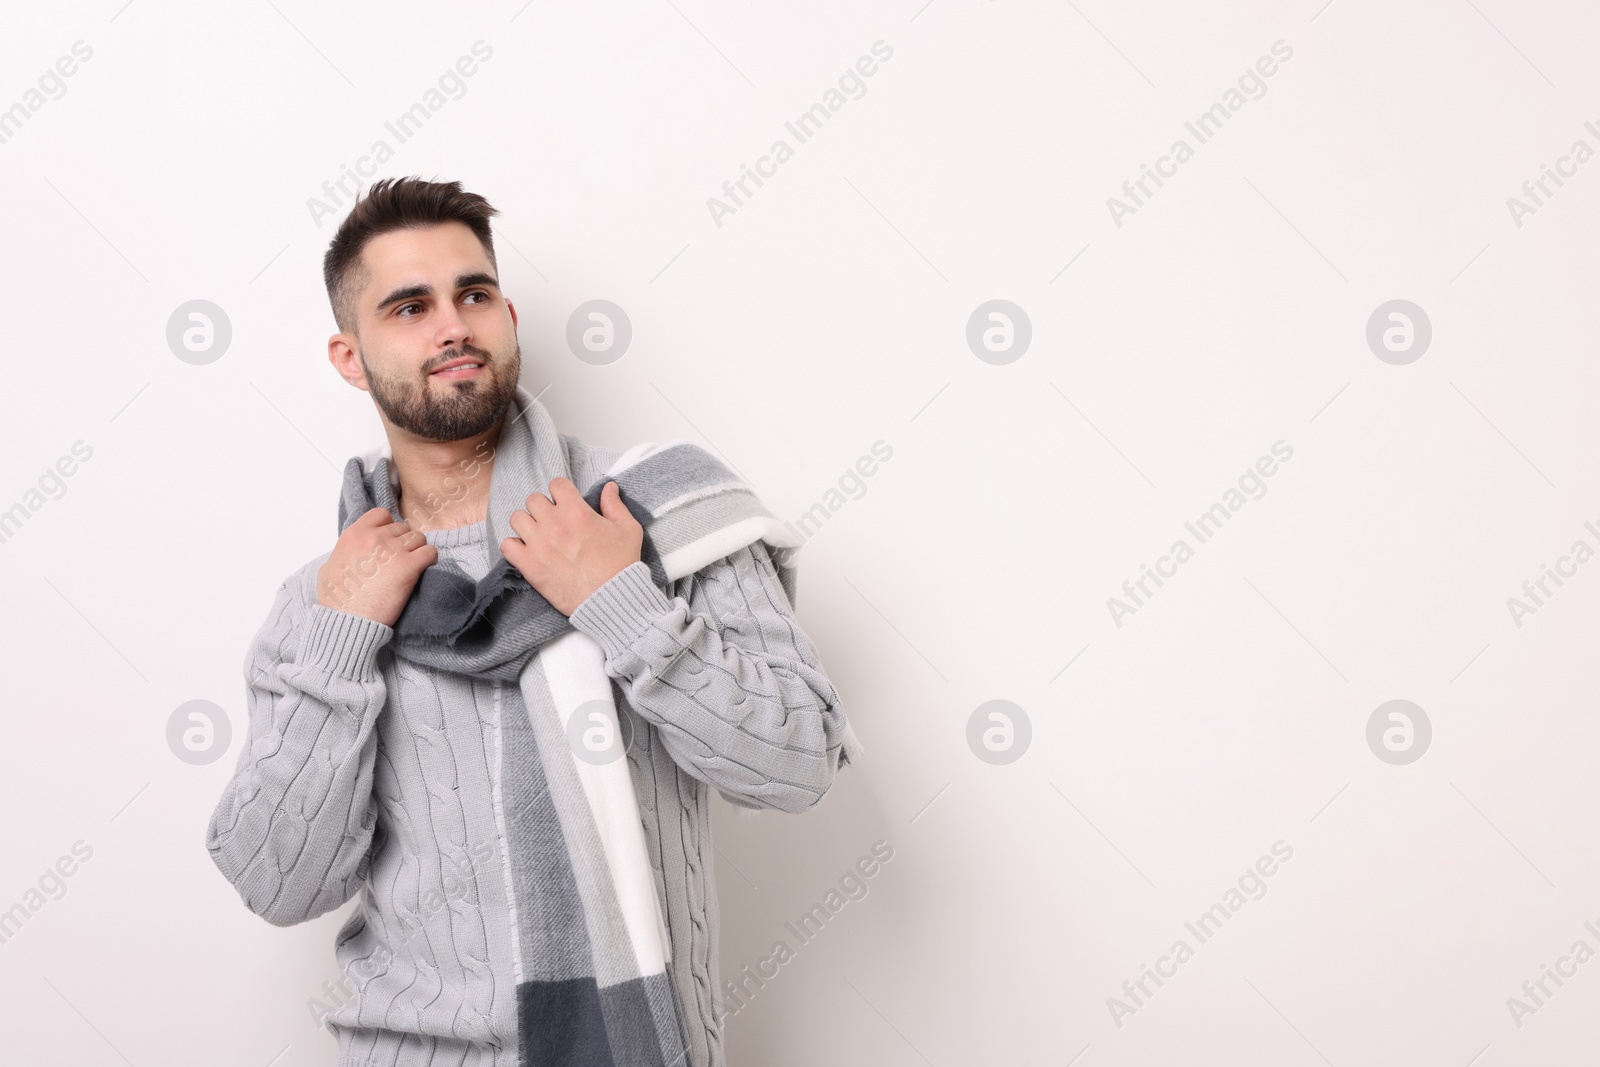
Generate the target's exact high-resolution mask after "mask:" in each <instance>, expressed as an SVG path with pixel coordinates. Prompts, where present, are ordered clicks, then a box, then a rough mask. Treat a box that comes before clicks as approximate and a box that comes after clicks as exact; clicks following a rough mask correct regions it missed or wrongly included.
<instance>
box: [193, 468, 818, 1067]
mask: <svg viewBox="0 0 1600 1067" xmlns="http://www.w3.org/2000/svg"><path fill="white" fill-rule="evenodd" d="M602 469H603V468H602ZM426 536H427V539H428V541H429V542H430V543H431V544H433V545H434V546H435V547H437V548H438V550H439V562H438V563H437V564H436V566H455V567H460V568H461V569H462V570H463V571H465V572H466V573H467V574H468V575H469V576H470V577H471V578H473V579H474V580H477V579H479V578H481V577H482V576H483V575H484V573H486V572H487V570H488V568H489V552H488V547H487V545H486V544H485V536H486V531H485V524H484V523H482V522H479V523H476V524H474V525H471V526H464V527H458V528H455V529H448V530H434V531H429V532H427V534H426ZM330 551H331V550H330ZM327 558H328V553H324V554H323V555H321V556H319V557H317V558H316V559H314V560H312V561H310V562H309V563H307V564H306V565H305V566H304V567H302V568H300V570H299V571H297V572H296V573H294V574H292V575H290V576H289V578H287V579H286V580H285V581H284V582H283V584H282V585H281V586H280V587H279V588H278V590H277V594H276V596H275V598H274V601H273V604H272V609H271V610H270V611H269V612H268V614H267V620H266V623H265V625H263V626H262V628H261V630H260V632H259V633H258V634H257V635H256V637H255V639H254V641H253V642H252V644H251V647H250V651H249V653H248V655H247V657H246V660H245V664H244V673H245V679H246V685H247V689H248V703H249V717H250V723H249V735H248V738H247V740H246V742H245V744H244V746H243V748H242V750H241V751H240V753H239V759H238V763H237V765H236V768H235V770H234V773H233V777H232V778H231V780H230V781H229V782H228V785H227V788H226V789H225V790H224V792H223V794H222V798H221V800H220V801H219V802H218V804H217V807H216V810H215V811H214V812H213V814H212V816H211V820H210V824H209V826H208V828H207V832H206V847H207V848H208V849H209V850H210V853H211V858H212V860H213V861H215V863H216V865H217V867H218V869H219V870H221V871H222V873H223V875H225V876H226V877H227V879H228V880H229V881H230V882H232V883H233V885H234V886H235V887H237V889H238V890H239V893H240V895H241V897H242V898H243V899H244V902H245V904H246V906H248V907H249V908H250V910H251V911H253V912H255V913H256V914H258V915H260V916H262V917H263V918H265V919H266V920H267V921H268V922H271V923H273V924H275V925H278V926H289V925H292V924H294V923H300V922H305V921H306V920H308V919H313V918H315V917H317V916H319V915H322V914H324V913H325V912H328V911H331V910H333V909H334V908H337V907H339V906H340V905H341V904H343V903H345V902H346V901H348V900H349V899H350V898H351V897H352V896H355V895H357V894H360V901H361V902H360V906H359V908H358V909H357V910H356V911H355V912H353V913H352V915H351V917H350V919H349V920H348V921H347V922H346V923H345V924H344V926H343V928H342V929H340V931H339V932H338V935H337V936H336V937H335V939H334V954H335V957H336V958H337V960H338V963H339V966H340V969H341V970H342V971H343V973H344V981H345V988H344V989H334V990H333V991H332V995H328V994H322V996H320V997H317V998H313V999H312V1000H311V1001H310V1002H308V1006H309V1007H310V1008H311V1009H312V1012H313V1015H314V1016H316V1017H320V1018H323V1019H324V1020H325V1023H326V1025H327V1027H328V1028H329V1029H330V1030H332V1031H333V1033H334V1034H335V1035H336V1036H337V1038H338V1042H339V1050H340V1059H339V1065H340V1067H413V1065H415V1067H480V1065H481V1067H491V1065H492V1067H526V1065H519V1064H518V1063H517V1040H516V1038H517V1034H516V1027H517V1010H516V998H515V990H514V981H515V978H514V973H513V962H512V950H511V923H512V916H511V910H512V909H511V905H510V903H509V901H510V900H512V899H514V897H513V895H512V892H511V887H510V885H509V882H508V880H509V878H510V877H511V874H510V869H509V867H508V865H507V864H506V863H505V860H504V856H505V850H504V848H503V841H504V831H503V827H500V826H498V825H497V816H496V812H497V810H499V805H498V804H497V803H496V800H497V798H500V797H501V796H502V794H503V796H504V799H505V800H507V801H508V802H509V803H511V804H512V805H513V810H519V809H518V808H517V807H516V806H517V805H529V806H531V807H533V809H534V810H535V813H536V815H537V814H538V813H539V811H538V807H539V805H543V806H544V807H545V808H548V809H550V810H548V811H547V812H544V814H545V815H547V816H548V817H550V818H554V817H555V816H554V811H553V808H551V807H550V804H549V796H548V794H547V793H541V792H536V791H534V790H532V789H529V788H526V783H524V782H523V781H522V780H521V778H520V777H519V776H518V775H517V774H516V773H515V772H516V768H517V767H518V766H522V765H524V764H522V763H520V762H519V761H521V760H527V759H537V758H538V757H537V752H536V751H535V750H533V749H532V748H531V747H529V746H530V745H531V740H532V739H531V729H530V727H529V726H528V723H527V713H526V709H525V708H524V707H523V702H522V696H521V693H520V691H519V689H518V687H517V685H516V684H514V683H498V682H484V681H476V680H474V679H471V678H468V677H465V676H463V675H456V674H450V673H446V672H438V671H430V670H426V669H423V668H419V667H417V666H416V665H414V664H412V663H410V662H408V661H405V660H400V659H398V658H397V657H395V656H394V655H393V653H392V651H391V650H390V649H388V648H387V647H386V646H387V645H388V643H389V641H390V639H391V638H392V637H393V636H394V631H393V629H392V628H391V627H389V626H385V625H384V624H382V623H379V622H375V621H373V620H371V619H367V618H364V617H362V616H359V615H354V614H349V613H346V612H344V611H340V610H338V609H335V608H330V607H327V606H326V605H323V604H319V603H317V599H316V576H317V571H318V570H319V569H320V568H321V566H322V564H323V563H324V562H325V561H326V560H327ZM571 621H572V625H573V627H574V628H575V629H577V630H579V631H581V632H583V633H586V634H588V635H589V636H590V637H592V638H594V640H595V641H597V642H599V644H600V646H601V647H602V648H603V649H604V652H605V670H606V673H607V675H609V676H610V677H611V678H612V680H613V682H612V690H613V694H614V696H615V697H616V703H617V711H618V715H619V716H620V717H621V718H623V719H625V720H626V722H625V723H624V729H625V730H626V729H627V727H628V726H631V727H632V728H633V733H632V743H631V746H630V748H629V750H628V757H627V758H628V768H629V771H630V772H631V773H632V776H633V781H634V788H635V791H636V793H637V794H638V797H639V803H640V813H639V814H640V819H641V821H642V823H643V826H644V830H645V840H646V842H647V845H648V848H649V853H650V860H651V863H652V865H653V867H654V869H655V875H656V881H657V889H658V891H659V892H660V894H661V900H662V902H663V904H664V914H665V916H666V920H667V928H668V934H669V936H670V938H671V946H672V959H671V962H670V963H669V965H668V971H669V973H670V974H671V976H672V980H673V985H674V987H675V989H676V990H677V994H678V1000H679V1004H680V1006H681V1009H682V1015H683V1020H684V1023H685V1027H686V1029H687V1032H688V1037H689V1064H690V1065H691V1067H726V1059H725V1057H724V1053H723V1045H722V1031H721V1019H722V1015H723V1007H722V989H721V983H720V979H719V974H718V966H717V945H718V914H717V894H716V878H715V868H714V864H713V862H712V857H713V850H712V842H711V820H710V806H711V805H710V800H711V795H710V794H711V790H712V789H715V790H716V791H717V792H718V793H719V794H720V795H721V796H722V797H723V798H724V799H726V800H728V801H729V802H731V803H733V804H736V805H739V806H740V807H743V808H776V809H779V810H781V811H786V812H803V811H806V810H808V809H810V808H812V807H813V806H815V805H816V804H817V803H818V802H819V801H820V800H821V799H822V797H823V795H824V794H825V793H826V792H827V790H828V788H829V786H830V784H831V783H832V780H833V776H834V773H835V771H836V770H837V768H838V767H840V766H845V765H846V764H847V762H848V759H847V757H842V756H841V750H840V742H841V737H842V735H843V732H844V729H845V713H844V709H843V708H842V707H841V706H840V704H839V696H838V694H837V693H836V692H835V691H834V688H833V686H832V684H831V683H830V682H829V681H828V678H827V675H826V674H824V673H823V670H822V666H821V664H820V662H819V660H818V657H817V652H816V649H815V648H814V647H813V646H812V644H811V642H810V641H809V640H808V639H807V637H806V635H805V634H804V633H803V632H802V631H801V629H800V626H799V625H798V623H796V621H795V619H794V616H793V613H792V609H791V606H790V604H789V602H788V599H787V598H786V597H785V596H784V592H783V588H782V586H781V585H780V584H779V581H778V577H777V573H776V571H775V570H774V568H773V565H772V563H771V560H770V557H769V556H768V554H767V552H766V549H765V547H764V546H763V545H762V544H761V543H760V542H756V543H754V544H752V545H751V546H749V547H747V548H744V549H740V550H739V551H738V552H735V553H734V554H733V555H731V556H728V557H725V558H724V559H721V560H719V561H717V562H716V563H714V564H711V565H710V566H708V567H705V568H703V569H702V570H700V571H698V572H696V573H695V574H692V575H689V576H687V577H685V578H682V579H679V580H678V581H675V582H673V583H671V585H670V586H669V587H668V588H667V589H665V590H663V589H661V588H660V587H658V586H656V585H655V584H654V583H653V582H652V581H651V579H650V572H649V568H648V567H646V566H645V564H643V563H635V564H633V565H631V566H629V567H627V568H626V569H624V570H623V571H622V572H620V573H619V574H617V575H616V576H615V577H613V578H612V579H611V580H610V581H608V582H607V583H606V584H605V585H604V586H602V587H601V588H600V589H598V590H597V591H596V592H595V593H594V594H593V595H592V596H590V597H589V599H587V600H586V601H584V602H583V604H582V605H580V606H579V607H578V609H577V610H576V611H574V612H573V614H572V616H571ZM441 841H445V842H449V843H451V844H452V845H453V847H452V848H450V849H449V850H448V851H449V852H450V853H451V854H454V855H463V854H465V855H469V856H471V857H472V859H471V860H470V861H469V862H465V863H460V864H458V865H455V866H452V865H451V864H449V863H446V862H445V861H444V860H443V858H442V857H443V851H444V850H441V848H440V842H441ZM324 1010H325V1014H324ZM309 1025H311V1023H309V1022H308V1026H309Z"/></svg>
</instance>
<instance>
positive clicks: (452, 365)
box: [428, 359, 483, 379]
mask: <svg viewBox="0 0 1600 1067" xmlns="http://www.w3.org/2000/svg"><path fill="white" fill-rule="evenodd" d="M481 370H483V364H482V363H479V362H477V361H476V360H470V359H467V360H462V359H453V360H451V361H450V362H449V363H447V364H445V365H444V366H442V367H440V368H439V369H438V370H436V371H434V372H433V373H432V374H430V375H428V377H430V378H450V379H455V378H470V377H472V376H473V375H475V374H477V373H478V372H479V371H481Z"/></svg>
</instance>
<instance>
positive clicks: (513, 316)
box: [506, 300, 517, 330]
mask: <svg viewBox="0 0 1600 1067" xmlns="http://www.w3.org/2000/svg"><path fill="white" fill-rule="evenodd" d="M506 310H507V311H509V312H511V328H512V329H513V330H515V329H516V328H517V305H515V304H513V303H512V302H511V301H509V300H507V301H506Z"/></svg>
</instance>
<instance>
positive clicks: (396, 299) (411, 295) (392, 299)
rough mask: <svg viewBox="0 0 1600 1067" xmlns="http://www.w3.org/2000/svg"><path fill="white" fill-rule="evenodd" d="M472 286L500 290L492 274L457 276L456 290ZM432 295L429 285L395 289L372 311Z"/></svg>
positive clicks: (483, 272) (479, 272)
mask: <svg viewBox="0 0 1600 1067" xmlns="http://www.w3.org/2000/svg"><path fill="white" fill-rule="evenodd" d="M474 285H487V286H490V287H492V288H493V289H495V290H497V291H498V290H499V288H500V281H499V279H497V278H496V277H495V276H494V275H493V274H490V273H488V272H487V271H481V270H479V271H473V272H472V273H470V274H461V275H457V277H456V288H457V289H466V288H469V287H471V286H474ZM432 295H433V286H431V285H406V286H402V287H400V288H399V289H396V290H395V291H394V292H392V293H390V294H389V295H388V296H386V297H384V298H383V299H382V300H380V301H379V302H378V305H377V306H376V307H375V308H373V309H372V310H373V311H382V310H383V309H384V308H386V307H389V306H390V305H392V304H398V303H400V302H401V301H403V300H415V299H416V298H417V297H419V296H432Z"/></svg>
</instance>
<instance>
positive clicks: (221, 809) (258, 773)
mask: <svg viewBox="0 0 1600 1067" xmlns="http://www.w3.org/2000/svg"><path fill="white" fill-rule="evenodd" d="M311 573H312V574H314V571H313V572H311ZM393 636H394V630H393V629H392V628H391V627H389V626H386V625H384V624H383V623H380V622H376V621H374V620H372V619H368V618H366V617H364V616H360V615H355V614H351V613H349V612H345V611H340V610H338V609H336V608H330V607H328V606H326V605H324V604H321V603H318V602H317V600H316V597H315V594H314V585H313V579H312V578H311V577H308V574H307V572H305V571H302V572H300V573H299V574H297V575H294V576H291V577H290V578H289V579H288V580H287V581H285V582H284V584H283V585H282V586H280V587H279V588H278V591H277V595H276V597H275V599H274V601H273V605H272V610H271V611H270V612H269V613H268V616H267V621H266V623H265V624H264V625H263V626H262V627H261V629H260V631H259V632H258V633H257V634H256V636H255V638H254V640H253V641H252V642H251V645H250V649H249V652H248V654H247V655H246V657H245V663H244V678H245V688H246V703H247V707H248V712H249V731H248V736H247V738H246V739H245V743H244V746H243V748H242V750H241V751H240V753H239V760H238V763H237V765H236V766H235V769H234V772H233V777H232V778H231V779H230V780H229V781H228V784H227V787H226V788H225V789H224V790H223V793H222V799H221V800H220V801H219V802H218V803H217V806H216V809H215V811H213V812H212V815H211V820H210V823H209V825H208V826H207V829H206V848H207V849H208V850H209V851H210V853H211V859H212V861H213V862H215V863H216V865H217V868H218V869H219V870H220V871H221V872H222V874H223V876H224V877H226V878H227V879H228V881H229V882H231V883H233V885H234V887H235V888H236V889H238V891H239V894H240V896H241V897H242V898H243V899H244V902H245V905H246V906H247V907H248V908H249V909H250V910H251V911H253V912H255V913H256V914H257V915H260V916H261V917H262V918H264V919H266V920H267V921H268V922H270V923H272V924H273V925H275V926H290V925H293V924H295V923H300V922H305V921H306V920H308V919H314V918H316V917H317V916H319V915H321V914H323V913H325V912H328V911H331V910H333V909H334V908H337V907H338V906H339V905H341V904H343V903H344V902H345V901H347V900H349V899H350V898H351V897H352V896H354V895H355V892H356V890H357V889H358V888H359V887H360V885H361V883H362V882H363V881H364V880H365V878H366V875H367V865H368V864H367V851H368V848H369V846H370V845H371V842H372V834H373V826H374V824H375V822H376V821H377V805H376V803H375V801H374V799H373V795H372V775H373V763H374V760H375V759H376V755H377V732H376V730H375V729H374V726H375V724H376V722H377V718H378V714H379V712H381V711H382V710H383V704H384V695H385V693H384V689H385V683H384V680H383V676H382V674H381V673H379V671H378V669H377V656H378V653H379V651H380V650H381V649H382V648H383V647H384V645H386V644H387V643H388V642H389V640H390V639H391V638H392V637H393Z"/></svg>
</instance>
